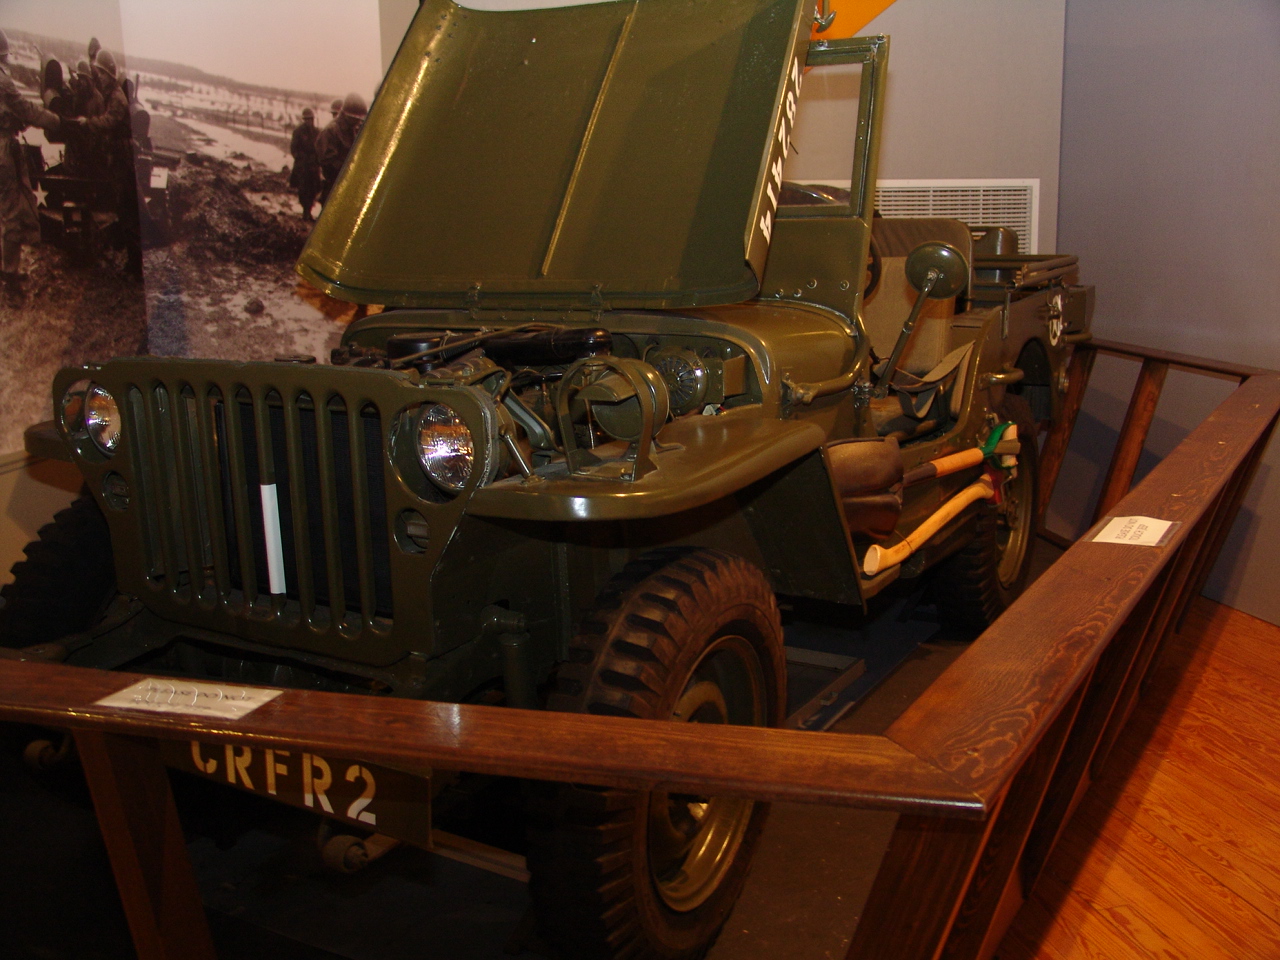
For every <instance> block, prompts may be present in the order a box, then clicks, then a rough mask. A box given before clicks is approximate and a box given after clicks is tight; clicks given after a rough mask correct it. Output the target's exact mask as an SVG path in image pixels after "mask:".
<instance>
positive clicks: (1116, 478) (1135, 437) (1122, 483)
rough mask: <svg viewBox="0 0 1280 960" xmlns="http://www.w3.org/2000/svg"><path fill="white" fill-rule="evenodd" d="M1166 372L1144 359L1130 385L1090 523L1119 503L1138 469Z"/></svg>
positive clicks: (1159, 362) (1163, 364)
mask: <svg viewBox="0 0 1280 960" xmlns="http://www.w3.org/2000/svg"><path fill="white" fill-rule="evenodd" d="M1168 373H1169V364H1168V363H1166V362H1165V361H1163V360H1152V359H1150V358H1148V359H1146V360H1143V361H1142V370H1141V372H1140V373H1139V374H1138V382H1137V383H1136V384H1134V387H1133V396H1131V397H1130V398H1129V409H1128V410H1126V411H1125V415H1124V426H1122V427H1121V428H1120V437H1119V439H1118V440H1117V441H1116V450H1115V453H1113V454H1112V455H1111V464H1110V466H1108V467H1107V479H1106V481H1105V482H1104V483H1103V484H1102V495H1101V496H1100V497H1099V498H1098V508H1097V509H1096V510H1095V511H1094V512H1093V522H1094V523H1097V522H1098V521H1099V520H1101V519H1102V518H1103V517H1105V516H1106V515H1107V513H1108V512H1109V511H1110V510H1111V508H1112V507H1114V506H1115V505H1116V504H1117V503H1119V502H1120V501H1121V500H1123V499H1124V496H1125V494H1126V493H1128V492H1129V488H1130V487H1131V486H1133V474H1134V472H1135V471H1136V470H1137V469H1138V460H1139V458H1140V457H1141V456H1142V447H1143V445H1144V444H1145V443H1146V442H1147V433H1148V431H1150V429H1151V421H1152V420H1154V419H1155V416H1156V405H1157V404H1158V403H1159V402H1160V391H1161V390H1163V389H1164V378H1165V377H1166V376H1168Z"/></svg>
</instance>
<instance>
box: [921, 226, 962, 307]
mask: <svg viewBox="0 0 1280 960" xmlns="http://www.w3.org/2000/svg"><path fill="white" fill-rule="evenodd" d="M906 274H907V282H908V283H910V284H911V286H912V287H914V288H915V290H916V292H917V293H921V294H923V295H924V296H926V297H928V298H929V299H930V300H948V299H950V298H951V297H954V296H955V295H956V294H957V293H959V292H960V291H961V290H963V289H964V288H965V287H966V286H968V285H969V264H968V263H966V262H965V259H964V254H963V253H961V252H960V251H959V250H957V249H956V248H955V247H953V246H951V244H949V243H941V242H938V241H934V242H930V243H922V244H920V246H918V247H916V248H915V249H914V250H912V251H911V255H910V256H909V257H907V263H906Z"/></svg>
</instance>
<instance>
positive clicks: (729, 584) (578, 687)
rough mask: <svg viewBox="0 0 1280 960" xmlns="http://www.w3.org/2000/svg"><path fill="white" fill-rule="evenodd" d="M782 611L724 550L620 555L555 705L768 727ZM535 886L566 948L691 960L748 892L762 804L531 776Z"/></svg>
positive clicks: (569, 959)
mask: <svg viewBox="0 0 1280 960" xmlns="http://www.w3.org/2000/svg"><path fill="white" fill-rule="evenodd" d="M784 682H785V661H784V658H783V651H782V625H781V620H780V618H779V615H778V608H777V603H776V601H775V600H774V596H773V591H772V589H771V588H770V586H769V583H768V581H767V580H766V579H765V577H764V575H763V574H762V573H761V572H760V571H759V570H758V569H756V568H755V567H754V566H752V565H751V564H749V563H747V562H746V561H745V560H742V559H741V558H739V557H735V556H732V555H730V554H727V553H722V552H720V551H718V550H688V549H682V548H672V549H666V550H660V551H654V552H653V553H650V554H646V555H645V556H643V557H641V558H640V559H639V560H637V561H635V562H633V563H631V564H629V565H628V566H627V567H626V569H624V570H623V572H622V573H621V574H619V575H618V576H617V577H615V578H614V580H613V581H612V583H610V585H609V586H608V587H607V588H606V589H605V590H604V591H603V592H602V593H601V595H600V598H599V600H598V605H597V608H596V609H595V610H594V611H593V612H592V613H590V614H589V615H588V616H587V617H586V618H585V619H584V620H583V623H582V626H581V628H580V630H579V633H578V636H577V637H576V638H575V640H574V642H573V644H572V645H571V647H570V655H569V660H568V661H567V662H566V663H565V664H563V665H562V667H561V669H560V671H559V674H558V676H557V688H556V692H555V693H554V694H553V695H552V697H551V698H550V701H549V703H548V706H549V707H550V708H551V709H555V710H564V711H574V712H582V713H596V714H608V715H613V716H627V717H638V718H646V719H672V720H683V721H686V722H694V723H697V722H711V723H726V722H727V723H735V724H751V725H761V726H764V725H777V724H778V723H780V722H781V720H782V714H783V709H784V705H785V691H784ZM529 812H530V834H529V841H530V842H529V851H528V863H529V870H530V873H531V875H532V876H531V880H530V884H529V892H530V896H531V897H532V899H533V903H534V907H535V909H536V911H537V913H538V920H539V924H540V926H541V929H542V933H543V936H544V937H546V939H547V940H549V941H550V942H551V943H553V944H554V945H555V946H556V947H557V948H558V949H559V950H560V955H561V956H563V957H565V958H566V960H586V958H590V960H601V958H621V957H628V958H636V960H657V958H661V960H696V958H699V957H702V956H703V955H704V954H705V953H706V952H707V950H708V949H709V948H710V946H711V944H712V943H713V942H714V941H715V938H716V936H717V935H718V934H719V932H720V928H721V927H722V926H723V925H724V922H725V920H726V919H727V918H728V916H729V912H730V910H731V909H732V908H733V905H734V903H735V902H736V901H737V899H738V895H739V893H741V891H742V885H743V883H744V882H745V880H746V875H747V870H748V867H749V865H750V861H751V856H752V853H753V852H754V850H755V846H756V843H757V841H758V839H759V836H760V832H761V830H762V829H763V826H764V820H765V816H766V814H767V812H768V809H767V804H763V803H753V802H751V801H746V800H737V799H733V798H727V797H701V796H692V795H675V794H666V793H662V792H658V791H654V792H634V791H627V790H615V789H605V788H596V787H588V786H557V785H551V784H537V785H534V786H532V787H531V798H530V811H529Z"/></svg>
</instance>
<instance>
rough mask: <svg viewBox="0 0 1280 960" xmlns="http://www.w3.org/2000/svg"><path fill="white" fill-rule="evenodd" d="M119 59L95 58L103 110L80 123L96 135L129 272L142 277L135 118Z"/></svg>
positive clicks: (95, 76)
mask: <svg viewBox="0 0 1280 960" xmlns="http://www.w3.org/2000/svg"><path fill="white" fill-rule="evenodd" d="M116 73H117V68H116V61H115V57H113V56H112V55H111V52H110V51H109V50H99V51H98V52H97V53H96V54H95V56H94V59H93V83H94V86H95V88H96V89H97V91H98V93H99V94H100V95H101V96H102V100H103V103H104V106H103V109H102V111H101V112H100V113H98V114H97V115H95V116H89V117H80V118H79V119H78V120H77V123H79V124H81V125H83V126H84V127H85V128H86V129H87V130H89V131H90V132H91V133H92V134H93V135H94V139H93V149H94V152H95V153H96V154H97V156H98V157H100V158H101V162H102V164H103V166H104V171H103V172H104V173H105V174H106V175H107V177H108V178H109V179H110V180H111V182H112V184H113V187H114V189H115V208H116V217H117V222H118V223H119V225H120V232H121V239H122V240H123V241H124V246H125V249H126V250H127V251H128V263H127V269H128V271H129V273H130V274H132V275H134V276H136V277H141V276H142V244H141V226H140V223H139V217H138V186H137V179H136V178H137V173H136V170H135V165H134V156H133V134H134V131H133V119H132V113H131V110H130V106H129V98H128V96H126V94H125V92H124V88H123V87H122V86H121V84H120V82H119V80H118V79H117V78H116Z"/></svg>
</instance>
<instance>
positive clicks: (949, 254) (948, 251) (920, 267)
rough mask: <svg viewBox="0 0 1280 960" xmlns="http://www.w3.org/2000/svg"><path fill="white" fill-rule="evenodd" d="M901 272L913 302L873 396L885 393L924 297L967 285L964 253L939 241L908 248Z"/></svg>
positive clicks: (934, 297)
mask: <svg viewBox="0 0 1280 960" xmlns="http://www.w3.org/2000/svg"><path fill="white" fill-rule="evenodd" d="M905 272H906V274H907V282H908V283H910V284H911V286H913V287H914V288H915V290H916V294H917V295H916V302H915V306H913V307H912V308H911V314H910V316H908V317H907V320H906V322H905V323H904V324H903V325H902V332H901V333H899V334H898V342H897V343H895V344H894V345H893V353H892V354H890V356H889V359H888V361H887V362H886V363H885V365H884V369H883V370H881V371H880V376H879V379H877V380H876V387H875V395H876V396H877V397H885V396H888V393H889V384H890V382H891V381H892V379H893V374H894V371H896V370H897V369H898V363H899V362H900V361H901V360H902V351H903V350H905V349H906V347H907V341H908V340H910V339H911V331H912V329H914V327H915V325H916V320H918V319H919V318H920V310H921V308H922V307H923V306H924V302H925V300H949V299H950V298H951V297H954V296H955V295H956V294H957V293H959V292H960V291H961V290H963V289H964V288H965V287H966V286H968V284H969V264H968V263H966V262H965V259H964V254H963V253H961V252H960V251H959V250H957V249H956V248H955V247H953V246H951V244H949V243H942V242H940V241H931V242H929V243H922V244H920V246H918V247H916V248H915V249H914V250H912V251H911V254H910V256H908V257H907V262H906V266H905Z"/></svg>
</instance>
